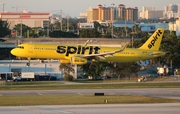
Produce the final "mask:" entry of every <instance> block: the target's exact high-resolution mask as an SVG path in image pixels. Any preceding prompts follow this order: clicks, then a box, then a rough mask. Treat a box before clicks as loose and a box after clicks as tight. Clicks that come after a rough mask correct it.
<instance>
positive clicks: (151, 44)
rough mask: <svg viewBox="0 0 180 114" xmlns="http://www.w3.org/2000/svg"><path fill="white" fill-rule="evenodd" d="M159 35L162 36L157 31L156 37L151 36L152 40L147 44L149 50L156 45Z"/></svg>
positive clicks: (160, 32)
mask: <svg viewBox="0 0 180 114" xmlns="http://www.w3.org/2000/svg"><path fill="white" fill-rule="evenodd" d="M161 34H162V31H161V30H158V32H156V35H154V36H153V40H152V41H151V42H150V43H149V44H148V48H149V49H151V48H152V47H154V44H155V43H156V41H157V40H158V37H160V35H161Z"/></svg>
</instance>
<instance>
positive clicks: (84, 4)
mask: <svg viewBox="0 0 180 114" xmlns="http://www.w3.org/2000/svg"><path fill="white" fill-rule="evenodd" d="M2 2H4V3H5V4H4V10H5V11H9V12H15V11H16V7H17V10H18V11H23V10H27V11H31V12H49V13H53V14H56V13H59V12H60V10H62V12H63V14H64V15H69V16H71V17H78V16H79V14H80V13H86V10H87V8H89V7H92V8H96V7H97V5H99V4H101V5H106V6H111V4H113V3H114V4H115V6H118V5H119V4H124V5H125V6H126V8H128V7H132V8H134V7H138V9H139V11H140V10H141V9H142V6H146V7H150V6H154V7H155V8H156V9H159V10H163V8H164V6H166V5H169V4H180V0H0V12H2V11H3V5H2V4H1V3H2Z"/></svg>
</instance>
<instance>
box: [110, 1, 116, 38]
mask: <svg viewBox="0 0 180 114" xmlns="http://www.w3.org/2000/svg"><path fill="white" fill-rule="evenodd" d="M111 5H112V29H111V34H112V35H111V36H112V38H113V37H114V33H113V21H114V5H115V4H114V3H112V4H111Z"/></svg>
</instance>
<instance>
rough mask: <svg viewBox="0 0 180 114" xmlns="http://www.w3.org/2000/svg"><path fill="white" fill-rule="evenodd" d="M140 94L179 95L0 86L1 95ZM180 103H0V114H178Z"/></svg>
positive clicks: (179, 93)
mask: <svg viewBox="0 0 180 114" xmlns="http://www.w3.org/2000/svg"><path fill="white" fill-rule="evenodd" d="M99 92H103V93H104V94H105V95H140V96H149V97H161V98H171V99H180V89H179V88H148V89H147V88H139V89H65V90H3V91H0V97H1V96H13V95H15V96H20V95H60V94H64V95H67V94H74V95H75V94H80V95H82V94H84V95H87V94H88V95H91V94H94V93H99ZM179 107H180V103H157V104H91V105H46V106H8V107H5V106H3V107H0V114H180V108H179Z"/></svg>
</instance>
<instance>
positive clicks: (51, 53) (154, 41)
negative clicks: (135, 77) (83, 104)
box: [11, 28, 165, 64]
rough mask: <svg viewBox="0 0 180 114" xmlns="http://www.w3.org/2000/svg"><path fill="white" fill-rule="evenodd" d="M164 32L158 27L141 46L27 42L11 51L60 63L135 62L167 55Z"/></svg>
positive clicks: (16, 54)
mask: <svg viewBox="0 0 180 114" xmlns="http://www.w3.org/2000/svg"><path fill="white" fill-rule="evenodd" d="M163 34H164V29H163V28H158V29H157V30H156V31H155V32H154V33H153V34H152V36H151V37H150V38H149V39H148V40H147V41H146V42H145V43H144V44H143V45H142V46H141V47H140V48H126V46H124V47H123V48H119V47H105V46H98V45H97V46H89V45H88V46H87V45H74V44H69V45H65V44H41V43H25V44H20V45H18V46H17V47H16V48H14V49H12V50H11V53H12V54H13V55H15V56H18V57H25V58H28V59H31V58H39V59H42V58H45V59H59V60H60V63H71V64H86V63H87V62H88V60H97V61H105V62H135V61H139V60H146V59H151V58H155V57H159V56H163V55H165V52H162V51H159V47H160V43H161V40H162V37H163Z"/></svg>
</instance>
